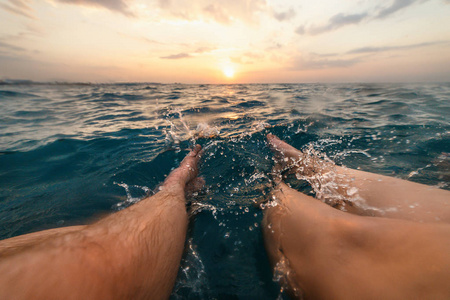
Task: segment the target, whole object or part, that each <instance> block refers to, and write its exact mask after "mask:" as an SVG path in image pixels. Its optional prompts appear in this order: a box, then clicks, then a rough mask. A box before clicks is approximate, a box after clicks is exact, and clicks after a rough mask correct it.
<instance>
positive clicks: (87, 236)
mask: <svg viewBox="0 0 450 300" xmlns="http://www.w3.org/2000/svg"><path fill="white" fill-rule="evenodd" d="M200 148H201V147H200V146H197V147H196V148H195V149H194V150H193V151H191V153H189V155H188V156H187V157H186V158H185V159H184V160H183V162H182V163H181V165H180V167H179V168H177V169H176V170H174V171H173V172H172V173H171V174H170V175H169V176H168V177H167V179H166V181H165V182H164V184H163V186H162V187H161V191H160V192H158V193H157V194H155V195H154V196H152V197H149V198H146V199H144V200H142V201H141V202H139V203H137V204H135V205H133V206H131V207H129V208H127V209H124V210H122V211H120V212H118V213H116V214H113V215H111V216H108V217H106V218H104V219H102V220H100V221H99V222H97V223H94V224H92V225H87V226H77V227H69V228H63V229H54V230H49V231H44V232H40V233H34V234H29V235H26V236H22V237H15V238H12V239H8V240H4V241H1V242H0V274H1V276H0V298H1V299H167V298H168V297H169V295H170V292H171V290H172V286H173V284H174V282H175V278H176V275H177V271H178V268H179V263H180V260H181V256H182V252H183V247H184V241H185V235H186V230H187V224H188V216H187V213H186V208H185V190H186V185H188V184H189V183H193V182H195V181H196V177H197V163H198V160H199V151H200Z"/></svg>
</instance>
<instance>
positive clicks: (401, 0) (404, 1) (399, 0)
mask: <svg viewBox="0 0 450 300" xmlns="http://www.w3.org/2000/svg"><path fill="white" fill-rule="evenodd" d="M416 1H417V0H394V3H392V5H391V6H389V7H386V8H384V9H382V10H381V11H380V12H379V13H378V14H377V16H376V18H378V19H383V18H386V17H387V16H390V15H392V14H393V13H396V12H397V11H399V10H401V9H403V8H405V7H408V6H410V5H411V4H413V3H414V2H416Z"/></svg>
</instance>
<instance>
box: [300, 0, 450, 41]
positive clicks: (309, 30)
mask: <svg viewBox="0 0 450 300" xmlns="http://www.w3.org/2000/svg"><path fill="white" fill-rule="evenodd" d="M425 1H428V0H393V2H392V4H391V5H389V6H387V7H384V8H380V9H378V10H377V11H375V12H373V13H369V12H362V13H359V14H343V13H340V14H337V15H334V16H333V17H331V18H330V19H329V20H328V22H327V23H326V24H324V25H321V26H314V25H312V26H309V27H306V26H304V25H302V26H299V27H297V28H296V30H295V33H297V34H300V35H303V34H308V35H318V34H322V33H325V32H329V31H333V30H336V29H339V28H341V27H343V26H347V25H356V24H359V23H361V22H363V21H370V20H377V19H384V18H387V17H389V16H391V15H393V14H395V13H396V12H398V11H400V10H403V9H405V8H407V7H409V6H411V5H412V4H414V3H416V2H425ZM444 1H447V2H450V0H444Z"/></svg>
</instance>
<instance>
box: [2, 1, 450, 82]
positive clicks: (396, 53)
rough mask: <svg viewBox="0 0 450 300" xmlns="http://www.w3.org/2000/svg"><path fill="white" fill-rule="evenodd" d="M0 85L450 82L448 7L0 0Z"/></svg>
mask: <svg viewBox="0 0 450 300" xmlns="http://www.w3.org/2000/svg"><path fill="white" fill-rule="evenodd" d="M0 79H3V80H4V79H28V80H34V81H76V82H96V83H110V82H111V83H112V82H161V83H173V82H181V83H297V82H449V81H450V0H383V1H380V0H370V1H369V0H316V1H311V0H277V1H275V0H189V1H187V0H0Z"/></svg>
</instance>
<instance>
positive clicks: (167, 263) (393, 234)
mask: <svg viewBox="0 0 450 300" xmlns="http://www.w3.org/2000/svg"><path fill="white" fill-rule="evenodd" d="M268 140H269V144H270V146H271V147H272V149H273V151H274V152H275V156H276V157H277V159H278V164H277V168H278V169H279V170H282V169H285V168H292V167H294V168H297V169H298V170H302V171H301V173H302V174H303V175H302V176H306V177H309V178H310V179H311V178H312V179H311V182H312V183H313V184H314V185H318V186H319V188H321V189H322V190H323V189H324V188H325V187H326V189H327V190H328V191H329V193H322V196H321V197H322V198H323V199H322V200H324V201H331V202H332V201H335V199H336V195H339V194H344V195H345V196H346V197H347V198H349V199H350V200H355V201H356V202H357V203H358V205H355V206H349V205H346V206H345V208H346V209H347V210H348V212H342V211H339V210H337V209H334V208H332V207H330V206H328V205H326V204H324V203H322V202H320V201H317V200H315V199H314V198H312V197H309V196H306V195H304V194H302V193H299V192H297V191H295V190H293V189H291V188H289V187H288V186H287V185H286V184H284V183H283V182H282V181H281V178H278V184H277V186H276V188H275V190H274V192H273V197H274V199H275V200H274V201H273V203H275V204H276V205H274V206H272V205H269V206H271V207H270V208H268V209H267V210H266V211H265V218H264V224H263V225H264V226H263V230H264V236H265V241H266V248H267V251H268V253H269V257H270V258H271V260H272V262H273V264H274V266H275V273H276V274H277V275H279V277H280V279H281V282H282V284H284V285H286V286H287V287H288V288H289V289H290V290H291V292H292V294H293V295H294V296H296V295H297V296H300V295H301V294H302V293H304V295H305V296H307V297H310V298H333V299H334V298H336V299H339V298H342V299H353V298H356V299H358V298H365V299H366V298H380V296H381V297H383V298H409V297H412V298H420V297H421V296H424V295H425V296H426V297H427V298H447V299H448V298H449V295H450V288H449V287H448V284H447V283H448V281H449V278H450V273H449V272H450V264H449V260H450V259H449V255H448V253H450V242H449V236H450V225H448V221H449V218H448V217H449V213H448V210H449V209H448V203H447V202H448V200H449V194H448V192H446V191H441V190H437V189H432V188H429V187H427V186H423V185H418V184H414V183H410V182H405V181H401V180H397V179H393V178H388V177H383V176H379V175H375V174H370V173H365V172H360V171H355V170H348V169H344V168H339V167H329V166H327V165H326V164H323V163H322V162H320V161H319V160H317V159H315V160H314V159H313V160H311V158H309V157H307V156H305V155H303V154H302V153H301V152H299V151H297V150H296V149H294V148H292V147H290V146H289V145H287V144H285V143H284V142H282V141H280V140H279V139H277V138H276V137H275V136H271V135H269V136H268ZM199 152H200V147H199V146H197V147H196V148H195V149H194V150H193V151H191V152H190V153H189V154H188V156H187V157H186V158H185V159H184V160H183V162H182V163H181V165H180V167H179V168H177V169H176V170H174V171H173V172H172V173H171V174H170V175H169V176H168V178H167V179H166V180H165V182H164V184H163V185H162V188H161V190H160V191H159V192H158V193H157V194H155V195H154V196H152V197H149V198H146V199H144V200H142V201H141V202H139V203H137V204H135V205H133V206H131V207H129V208H127V209H124V210H122V211H120V212H118V213H116V214H113V215H111V216H109V217H106V218H104V219H102V220H100V221H99V222H97V223H94V224H92V225H87V226H75V227H67V228H60V229H53V230H47V231H42V232H37V233H33V234H28V235H24V236H19V237H14V238H11V239H7V240H4V241H1V242H0V298H1V299H61V298H64V299H165V298H168V296H169V295H170V292H171V290H172V286H173V284H174V282H175V278H176V274H177V271H178V268H179V262H180V259H181V255H182V252H183V246H184V241H185V236H186V230H187V223H188V216H187V213H186V208H185V193H186V191H187V190H188V189H189V187H190V186H194V187H195V186H196V185H198V183H199V182H200V180H199V179H198V178H197V172H198V171H197V163H198V160H199ZM331 175H332V176H331ZM355 189H357V193H356V192H355ZM327 195H331V196H332V197H331V198H332V199H327V197H328V196H327ZM363 199H364V201H365V202H364V201H363ZM411 203H412V204H411ZM344 204H345V203H344ZM410 206H415V207H416V209H415V210H413V209H411V208H410ZM391 208H392V209H391ZM349 212H351V213H349ZM359 215H373V216H375V217H367V216H364V217H361V216H359ZM377 215H378V217H377ZM418 221H422V222H423V223H419V222H418Z"/></svg>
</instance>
